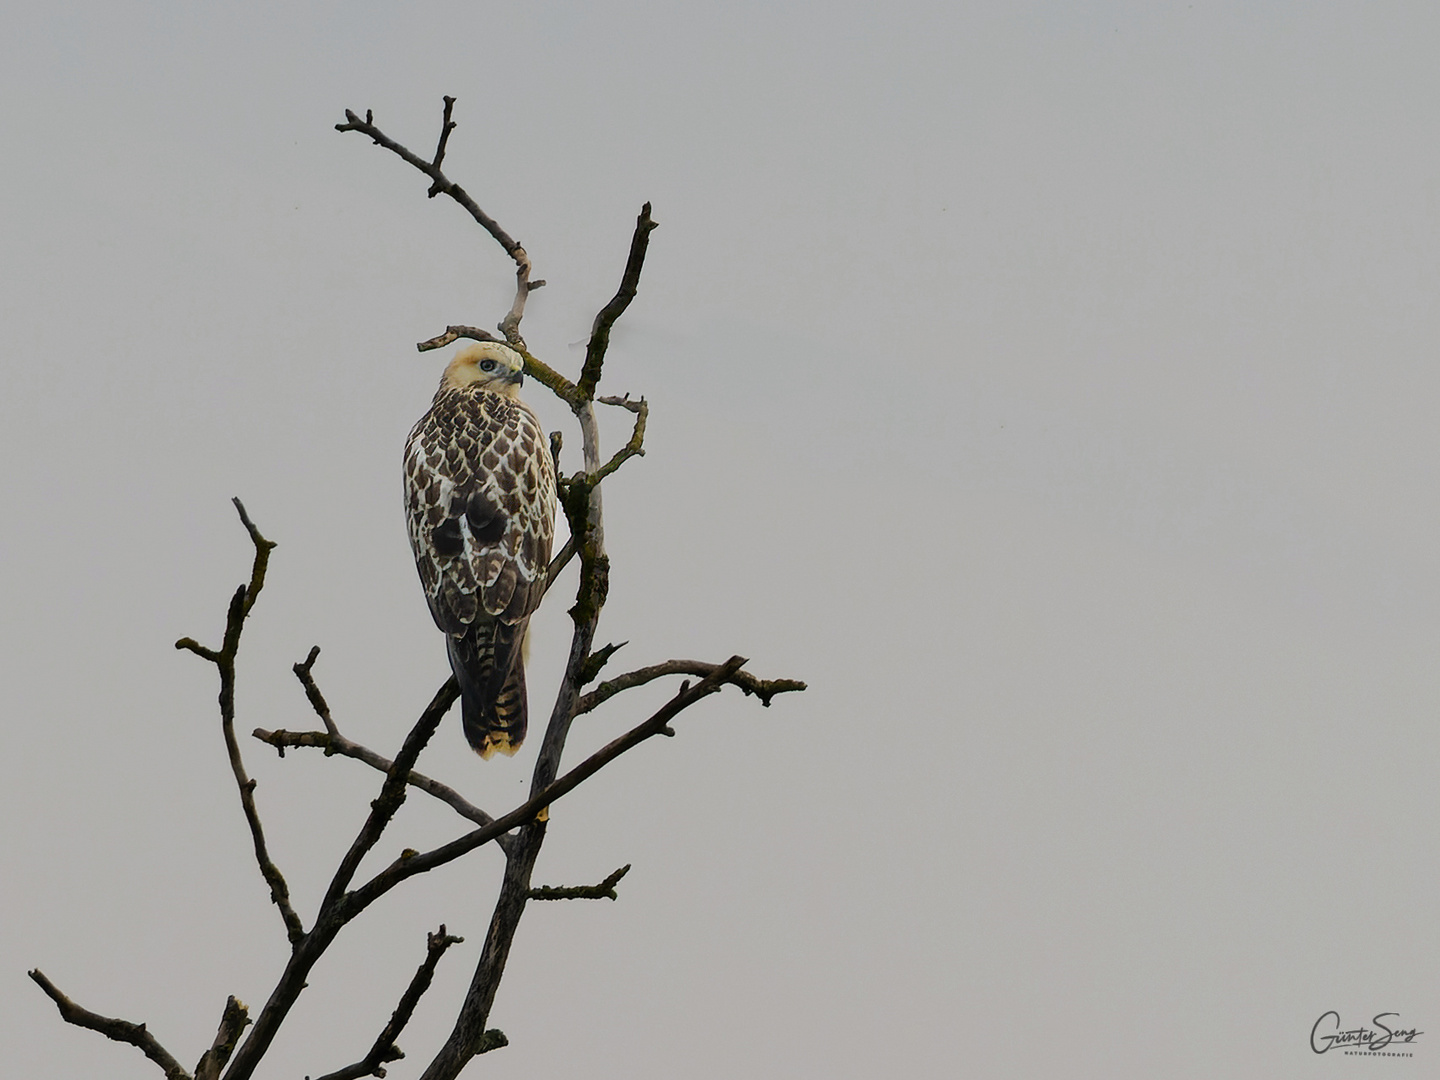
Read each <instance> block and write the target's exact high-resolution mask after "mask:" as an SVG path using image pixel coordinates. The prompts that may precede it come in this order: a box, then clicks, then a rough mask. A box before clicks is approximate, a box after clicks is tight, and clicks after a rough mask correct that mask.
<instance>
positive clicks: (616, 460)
mask: <svg viewBox="0 0 1440 1080" xmlns="http://www.w3.org/2000/svg"><path fill="white" fill-rule="evenodd" d="M599 400H600V402H601V403H602V404H605V405H619V406H621V407H622V408H625V409H629V410H630V411H631V412H632V413H634V414H635V430H634V431H632V432H631V433H630V441H629V442H627V443H626V444H625V445H624V446H622V447H621V448H620V449H619V450H617V451H616V452H615V456H614V457H612V458H611V459H610V460H609V461H607V462H606V463H605V464H604V465H603V466H602V467H601V469H600V470H599V472H596V473H595V474H594V475H593V476H591V477H590V483H591V484H598V483H600V481H601V480H604V479H605V477H607V476H609V475H610V474H611V473H613V472H614V471H615V470H616V469H618V468H620V466H621V465H624V464H625V462H627V461H629V460H630V459H631V458H632V457H644V456H645V421H646V420H647V419H649V417H650V406H649V405H648V404H646V402H645V399H644V398H643V397H642V398H641V399H640V400H639V401H631V400H630V395H629V394H626V395H625V396H624V397H623V398H617V397H604V398H600V399H599Z"/></svg>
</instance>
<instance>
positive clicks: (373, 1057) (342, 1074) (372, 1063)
mask: <svg viewBox="0 0 1440 1080" xmlns="http://www.w3.org/2000/svg"><path fill="white" fill-rule="evenodd" d="M447 100H448V99H447ZM464 940H465V939H464V938H462V937H454V936H453V935H451V934H447V933H446V932H445V924H444V923H441V924H440V930H439V931H438V932H437V933H434V934H427V935H426V951H425V962H424V963H422V964H421V965H420V967H419V969H418V970H417V971H416V972H415V975H414V976H413V977H412V978H411V980H410V985H409V986H407V987H406V988H405V993H404V994H402V995H401V997H400V1004H398V1005H397V1006H395V1011H394V1013H392V1014H391V1016H390V1022H389V1023H388V1024H386V1025H385V1028H384V1030H383V1031H381V1032H380V1037H379V1038H377V1039H376V1040H375V1044H374V1045H373V1046H371V1047H370V1052H369V1053H368V1054H366V1055H365V1056H364V1057H363V1058H361V1059H360V1060H359V1061H357V1062H356V1063H355V1064H354V1065H347V1066H345V1068H343V1069H337V1070H336V1071H335V1072H332V1073H326V1074H325V1075H324V1076H322V1077H320V1080H358V1078H359V1077H362V1076H384V1075H385V1070H384V1069H383V1068H381V1066H382V1065H383V1064H384V1063H385V1062H387V1061H399V1060H400V1059H401V1058H403V1057H404V1056H405V1055H404V1053H403V1052H401V1050H400V1047H398V1046H396V1045H395V1042H396V1040H397V1039H399V1038H400V1033H401V1032H402V1031H404V1030H405V1025H406V1024H408V1023H409V1022H410V1017H411V1016H412V1015H413V1014H414V1012H415V1006H416V1005H418V1004H420V998H421V996H422V995H423V994H424V993H425V991H426V990H428V989H430V981H431V979H433V978H434V977H435V965H437V964H438V963H440V957H442V956H444V955H445V950H446V949H448V948H450V946H451V945H458V944H460V942H462V941H464Z"/></svg>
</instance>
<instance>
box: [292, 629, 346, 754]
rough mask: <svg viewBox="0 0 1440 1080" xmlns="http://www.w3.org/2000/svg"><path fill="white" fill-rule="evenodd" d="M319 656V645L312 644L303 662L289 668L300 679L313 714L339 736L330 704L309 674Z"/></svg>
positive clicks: (312, 676) (326, 728) (330, 731)
mask: <svg viewBox="0 0 1440 1080" xmlns="http://www.w3.org/2000/svg"><path fill="white" fill-rule="evenodd" d="M319 656H320V646H319V645H312V646H311V647H310V655H309V656H307V657H305V660H304V662H303V663H300V664H296V665H294V666H293V667H292V668H291V669H290V670H291V671H293V672H294V673H295V677H296V678H297V679H299V680H300V685H301V686H303V687H304V688H305V699H306V700H307V701H309V702H310V707H311V708H312V709H314V710H315V715H316V716H318V717H320V722H321V723H322V724H324V725H325V730H326V731H328V732H329V733H330V734H331V735H332V736H339V734H340V731H339V729H338V728H337V727H336V726H335V721H334V720H333V719H331V717H330V706H329V705H328V704H327V703H326V701H325V695H324V694H322V693H320V687H319V686H317V685H316V683H315V676H314V675H312V674H311V672H312V671H313V670H314V668H315V661H316V659H317V658H318V657H319Z"/></svg>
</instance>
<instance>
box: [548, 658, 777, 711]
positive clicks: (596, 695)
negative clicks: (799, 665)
mask: <svg viewBox="0 0 1440 1080" xmlns="http://www.w3.org/2000/svg"><path fill="white" fill-rule="evenodd" d="M719 666H720V665H718V664H707V663H705V662H704V661H703V660H666V661H665V662H664V663H663V664H652V665H650V666H649V667H643V668H640V669H639V670H638V671H628V672H626V673H625V674H624V675H617V676H615V678H613V679H607V680H606V681H605V682H603V683H601V684H600V685H599V686H597V687H596V688H595V689H594V690H592V691H590V693H588V694H586V695H585V696H584V697H582V698H581V699H580V701H579V703H578V704H577V705H576V706H575V713H576V715H577V716H578V715H580V714H582V713H588V712H590V711H591V710H593V709H595V708H597V707H598V706H600V705H602V704H604V703H605V702H606V701H609V700H610V699H611V698H612V697H614V696H615V695H616V694H619V693H623V692H624V691H626V690H629V689H631V688H632V687H636V686H644V685H645V684H646V683H649V682H654V681H655V680H656V679H661V678H664V677H665V676H666V675H699V676H701V677H704V676H707V675H711V674H713V673H714V672H715V671H716V669H717V668H718V667H719ZM726 681H727V682H729V683H731V684H732V685H734V686H738V687H739V688H740V689H741V690H743V691H744V692H745V693H746V694H747V695H751V694H753V695H754V696H755V697H757V698H759V699H760V704H762V705H764V706H765V707H766V708H769V706H770V699H771V698H773V697H774V696H775V695H776V694H787V693H792V692H795V691H799V690H804V689H805V684H804V683H803V682H800V681H799V680H798V679H757V678H756V677H755V676H754V675H751V674H750V673H749V672H748V671H735V672H734V673H732V674H731V676H730V677H729V678H728V679H727V680H726Z"/></svg>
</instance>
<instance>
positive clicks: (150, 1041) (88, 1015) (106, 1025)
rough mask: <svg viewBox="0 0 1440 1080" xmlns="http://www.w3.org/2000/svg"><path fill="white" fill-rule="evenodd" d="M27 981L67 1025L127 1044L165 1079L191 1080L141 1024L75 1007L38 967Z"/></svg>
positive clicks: (168, 1052) (182, 1067)
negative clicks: (157, 1069) (32, 982)
mask: <svg viewBox="0 0 1440 1080" xmlns="http://www.w3.org/2000/svg"><path fill="white" fill-rule="evenodd" d="M30 978H32V979H34V980H35V982H36V983H37V984H38V985H39V987H40V989H41V990H44V991H45V993H46V995H48V996H49V998H50V1000H51V1001H53V1002H55V1004H56V1006H57V1007H58V1008H59V1009H60V1015H61V1016H62V1017H63V1018H64V1020H65V1022H66V1023H67V1024H74V1025H75V1026H76V1027H83V1028H89V1029H90V1030H91V1031H98V1032H99V1033H100V1034H101V1035H104V1036H105V1037H106V1038H107V1039H114V1040H115V1041H116V1042H123V1043H129V1044H130V1045H131V1046H134V1047H136V1048H138V1049H139V1050H140V1052H141V1053H142V1054H144V1055H145V1056H146V1057H147V1058H149V1059H150V1060H151V1061H153V1062H155V1064H156V1065H159V1066H160V1068H161V1069H162V1070H164V1072H165V1077H166V1080H191V1077H190V1074H189V1073H188V1072H186V1071H185V1068H184V1066H182V1065H181V1064H180V1063H179V1062H178V1061H176V1060H175V1058H174V1057H173V1056H172V1055H171V1054H170V1051H168V1050H166V1049H165V1048H164V1047H163V1046H161V1045H160V1042H159V1040H157V1039H156V1038H155V1036H154V1035H151V1034H150V1032H148V1031H146V1030H145V1025H144V1024H132V1023H131V1022H130V1021H129V1020H117V1019H115V1018H114V1017H111V1016H101V1015H100V1014H99V1013H93V1012H91V1011H90V1010H89V1009H86V1008H82V1007H81V1006H79V1005H76V1004H75V1002H73V1001H71V1000H70V999H69V998H68V997H66V996H65V995H64V994H63V993H61V992H60V990H59V989H58V988H57V987H56V986H55V984H54V983H52V982H51V981H50V980H49V979H47V978H46V977H45V975H44V973H43V972H41V971H40V969H39V968H36V969H35V970H34V971H32V972H30Z"/></svg>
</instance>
